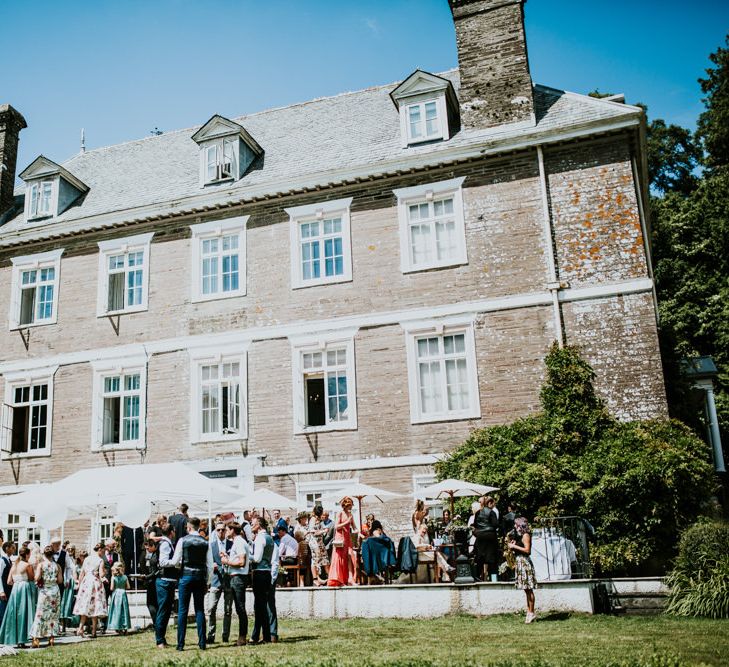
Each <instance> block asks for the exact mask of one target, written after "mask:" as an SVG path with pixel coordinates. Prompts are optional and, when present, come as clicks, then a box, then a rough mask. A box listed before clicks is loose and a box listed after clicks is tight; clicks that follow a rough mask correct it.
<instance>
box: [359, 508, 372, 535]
mask: <svg viewBox="0 0 729 667" xmlns="http://www.w3.org/2000/svg"><path fill="white" fill-rule="evenodd" d="M374 520H375V515H374V514H368V515H367V516H366V517H365V522H364V523H363V524H362V525H361V526H360V532H359V534H360V537H361V538H362V539H363V540H366V539H367V538H368V537H369V536H370V535H372V523H373V522H374Z"/></svg>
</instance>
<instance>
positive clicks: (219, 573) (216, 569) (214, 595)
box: [205, 521, 233, 644]
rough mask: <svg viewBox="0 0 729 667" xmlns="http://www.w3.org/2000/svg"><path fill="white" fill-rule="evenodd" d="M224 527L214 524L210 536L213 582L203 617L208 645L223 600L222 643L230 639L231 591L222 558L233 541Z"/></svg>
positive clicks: (213, 633) (219, 522)
mask: <svg viewBox="0 0 729 667" xmlns="http://www.w3.org/2000/svg"><path fill="white" fill-rule="evenodd" d="M226 531H227V529H226V527H225V524H224V523H223V522H222V521H218V523H216V524H215V530H214V531H213V533H212V534H211V535H210V552H211V553H212V556H213V580H212V583H211V584H210V590H209V591H208V594H207V595H206V596H205V606H206V609H205V615H206V616H207V617H208V639H207V643H208V644H214V643H215V630H216V625H217V614H218V603H219V602H220V598H221V596H222V598H223V643H226V642H227V641H228V639H229V638H230V622H231V617H232V615H233V591H232V590H231V588H230V577H229V576H228V568H226V567H225V565H224V564H223V560H222V557H223V555H224V554H226V553H227V552H228V550H229V549H230V548H231V547H232V546H233V541H232V540H231V539H227V538H226Z"/></svg>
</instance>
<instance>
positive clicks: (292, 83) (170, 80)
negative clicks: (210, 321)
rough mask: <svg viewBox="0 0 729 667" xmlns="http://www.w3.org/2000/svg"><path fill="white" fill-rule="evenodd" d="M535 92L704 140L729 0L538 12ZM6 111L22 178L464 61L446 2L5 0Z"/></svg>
mask: <svg viewBox="0 0 729 667" xmlns="http://www.w3.org/2000/svg"><path fill="white" fill-rule="evenodd" d="M526 17H527V18H526V21H527V40H528V46H529V56H530V62H531V68H532V77H533V79H534V81H535V82H536V83H543V84H547V85H550V86H554V87H557V88H564V89H566V90H572V91H576V92H589V91H590V90H593V89H595V88H598V89H599V90H601V91H610V92H623V93H625V94H626V96H627V99H628V101H629V102H636V101H641V102H645V103H646V104H648V106H649V108H650V114H651V116H653V117H663V118H665V119H666V120H667V121H669V122H675V123H679V124H682V125H685V126H688V127H693V126H694V125H695V122H696V118H697V116H698V114H699V113H700V112H701V109H702V105H701V99H700V98H701V94H700V89H699V86H698V84H697V82H696V79H697V78H698V77H699V76H702V75H703V73H704V69H705V68H706V67H708V65H709V61H708V55H709V53H710V52H712V51H714V50H716V48H717V47H718V46H719V45H720V44H723V42H724V36H725V34H726V33H727V31H728V30H729V2H727V1H726V0H694V1H693V2H678V1H677V0H662V1H660V2H659V1H658V0H651V1H650V2H640V1H639V0H632V1H628V0H612V1H611V2H606V1H603V2H593V3H588V2H584V0H582V1H580V2H578V1H577V0H529V1H528V2H527V4H526ZM0 44H2V45H3V60H2V63H1V64H0V103H4V102H9V103H10V104H12V105H13V106H15V107H16V108H17V109H18V110H19V111H20V112H21V113H23V115H24V116H25V118H26V120H27V121H28V129H26V130H23V132H22V134H21V141H20V154H19V158H18V170H20V169H23V168H24V167H25V166H27V165H28V164H29V163H30V162H31V161H32V160H33V159H34V158H35V157H36V156H37V155H38V154H40V153H43V154H45V155H47V156H48V157H50V158H51V159H53V160H56V161H59V162H60V161H63V160H66V159H67V158H69V157H70V156H71V155H73V154H74V153H76V152H77V151H78V149H79V131H80V128H82V127H83V128H85V130H86V138H87V139H86V143H87V147H88V148H94V147H97V146H104V145H109V144H114V143H119V142H122V141H128V140H132V139H138V138H140V137H144V136H148V135H149V132H150V130H152V129H153V128H155V127H159V128H160V129H162V130H174V129H178V128H183V127H189V126H192V125H196V124H199V123H202V122H204V121H206V120H207V119H208V118H209V117H210V116H211V115H212V114H214V113H220V114H222V115H224V116H229V117H232V116H237V115H240V114H244V113H250V112H254V111H260V110H263V109H267V108H271V107H276V106H282V105H287V104H291V103H293V102H301V101H306V100H309V99H313V98H316V97H322V96H326V95H334V94H337V93H341V92H345V91H348V90H357V89H360V88H365V87H368V86H373V85H379V84H385V83H390V82H393V81H398V80H401V79H403V78H405V77H406V76H407V75H408V74H410V72H411V71H412V70H414V69H415V68H418V67H419V68H422V69H425V70H429V71H432V72H438V71H443V70H446V69H450V68H452V67H454V66H456V64H457V59H456V46H455V32H454V29H453V23H452V20H451V16H450V11H449V9H448V3H447V0H327V1H324V0H266V1H259V0H255V1H254V0H204V1H203V0H196V1H193V0H154V2H148V1H146V2H143V1H141V0H125V1H123V2H121V1H117V2H111V1H107V0H96V1H95V2H91V1H88V2H81V1H78V0H62V1H60V2H59V1H58V0H55V1H53V2H50V1H48V0H36V1H34V2H25V1H23V0H0Z"/></svg>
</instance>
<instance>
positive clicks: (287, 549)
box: [278, 526, 299, 565]
mask: <svg viewBox="0 0 729 667" xmlns="http://www.w3.org/2000/svg"><path fill="white" fill-rule="evenodd" d="M278 541H279V547H278V551H279V560H280V562H281V565H296V563H297V562H298V561H297V558H298V554H299V543H298V542H297V541H296V540H295V539H294V538H293V537H292V536H291V535H289V533H288V530H286V528H285V527H284V526H279V527H278Z"/></svg>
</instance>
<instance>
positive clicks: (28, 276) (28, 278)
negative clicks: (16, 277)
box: [21, 271, 36, 285]
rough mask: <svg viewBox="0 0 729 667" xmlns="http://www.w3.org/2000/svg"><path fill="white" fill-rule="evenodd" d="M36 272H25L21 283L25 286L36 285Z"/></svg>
mask: <svg viewBox="0 0 729 667" xmlns="http://www.w3.org/2000/svg"><path fill="white" fill-rule="evenodd" d="M35 277H36V271H23V276H22V280H21V282H22V283H23V285H33V284H34V283H35Z"/></svg>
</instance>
